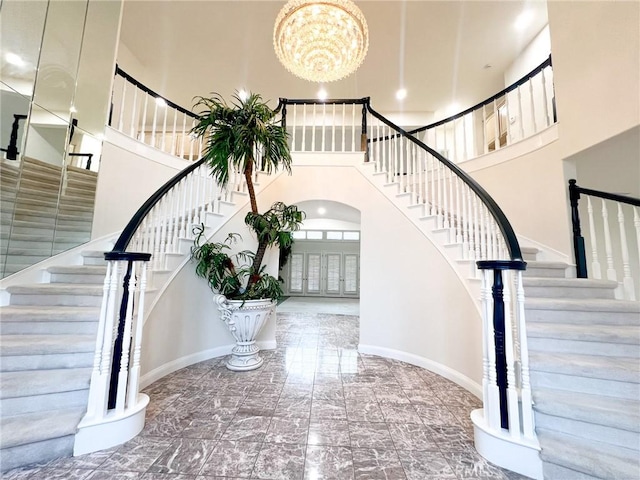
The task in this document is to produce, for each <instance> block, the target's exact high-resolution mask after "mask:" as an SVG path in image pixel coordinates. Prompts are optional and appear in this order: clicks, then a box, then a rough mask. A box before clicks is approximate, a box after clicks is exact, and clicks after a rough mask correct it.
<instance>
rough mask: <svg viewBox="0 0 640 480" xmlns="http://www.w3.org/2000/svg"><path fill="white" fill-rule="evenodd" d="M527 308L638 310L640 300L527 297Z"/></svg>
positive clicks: (639, 310)
mask: <svg viewBox="0 0 640 480" xmlns="http://www.w3.org/2000/svg"><path fill="white" fill-rule="evenodd" d="M525 308H532V309H539V310H558V309H560V310H577V311H594V310H595V311H602V312H638V313H640V302H632V301H629V300H613V299H608V298H593V299H587V298H585V299H580V300H579V301H577V300H575V299H565V298H535V297H531V298H526V299H525Z"/></svg>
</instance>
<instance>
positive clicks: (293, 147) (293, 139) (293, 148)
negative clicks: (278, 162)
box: [291, 104, 298, 152]
mask: <svg viewBox="0 0 640 480" xmlns="http://www.w3.org/2000/svg"><path fill="white" fill-rule="evenodd" d="M296 107H297V105H295V104H293V105H291V108H292V109H293V128H292V131H291V151H292V152H296V151H297V150H296V127H297V126H298V123H297V120H296V112H297V110H298V109H297V108H296Z"/></svg>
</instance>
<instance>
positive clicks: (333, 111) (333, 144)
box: [331, 103, 336, 152]
mask: <svg viewBox="0 0 640 480" xmlns="http://www.w3.org/2000/svg"><path fill="white" fill-rule="evenodd" d="M331 151H332V152H335V151H336V104H335V103H334V104H333V105H332V106H331Z"/></svg>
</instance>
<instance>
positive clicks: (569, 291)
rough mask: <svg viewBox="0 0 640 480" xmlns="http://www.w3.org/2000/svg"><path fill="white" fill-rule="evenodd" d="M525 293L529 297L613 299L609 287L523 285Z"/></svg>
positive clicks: (612, 293) (612, 292)
mask: <svg viewBox="0 0 640 480" xmlns="http://www.w3.org/2000/svg"><path fill="white" fill-rule="evenodd" d="M525 295H526V296H527V297H531V298H576V299H582V298H584V299H589V298H607V299H613V298H614V291H613V289H611V288H584V287H582V288H581V287H576V288H571V287H538V286H535V287H534V286H525Z"/></svg>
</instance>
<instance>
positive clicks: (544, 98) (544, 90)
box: [540, 68, 552, 127]
mask: <svg viewBox="0 0 640 480" xmlns="http://www.w3.org/2000/svg"><path fill="white" fill-rule="evenodd" d="M545 71H546V68H543V69H542V71H541V72H540V78H541V79H542V101H543V102H544V126H545V127H548V126H549V125H551V122H552V118H551V115H549V103H548V102H549V99H548V96H547V78H546V76H545Z"/></svg>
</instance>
